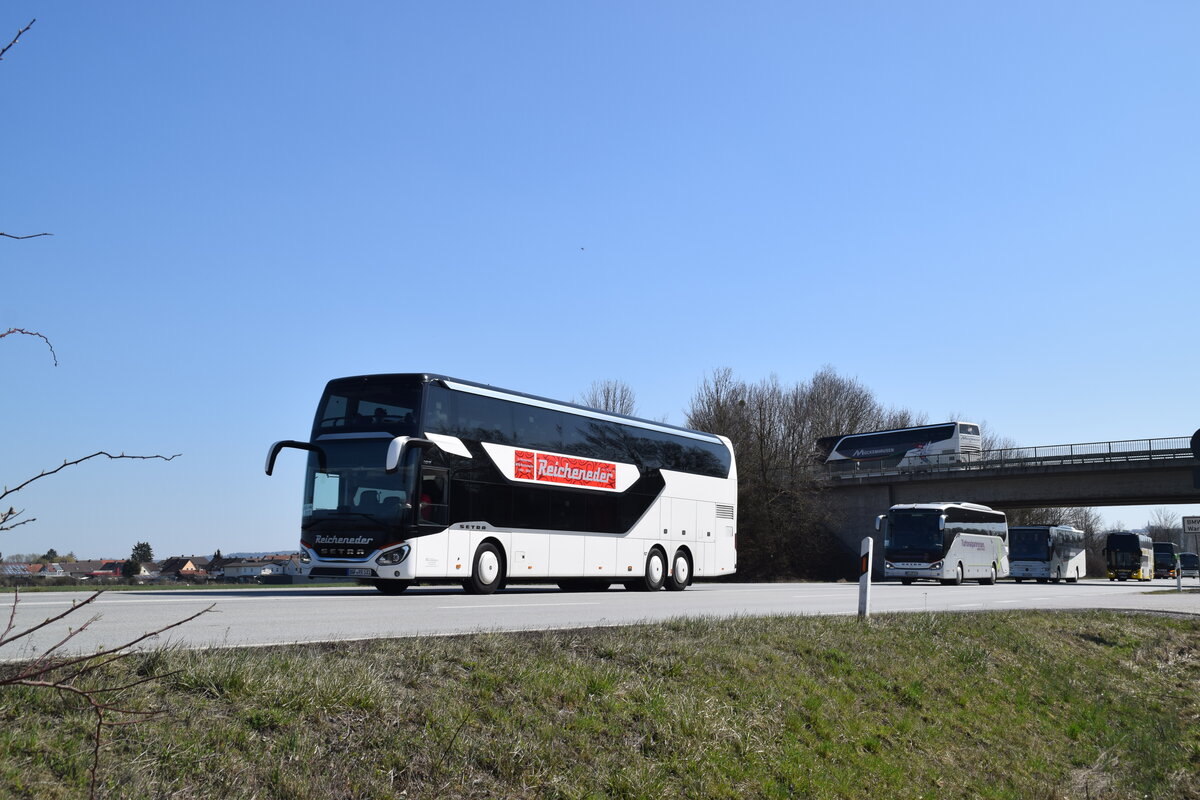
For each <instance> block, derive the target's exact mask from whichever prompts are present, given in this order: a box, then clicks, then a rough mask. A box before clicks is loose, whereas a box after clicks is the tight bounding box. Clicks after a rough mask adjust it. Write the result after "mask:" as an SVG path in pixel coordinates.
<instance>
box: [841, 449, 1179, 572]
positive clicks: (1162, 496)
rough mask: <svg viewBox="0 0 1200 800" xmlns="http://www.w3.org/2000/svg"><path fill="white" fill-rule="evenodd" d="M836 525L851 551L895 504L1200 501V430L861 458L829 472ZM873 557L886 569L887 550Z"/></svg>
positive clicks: (1051, 504) (1011, 506)
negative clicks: (932, 458) (913, 461)
mask: <svg viewBox="0 0 1200 800" xmlns="http://www.w3.org/2000/svg"><path fill="white" fill-rule="evenodd" d="M827 486H828V491H829V497H830V500H831V506H832V508H833V510H834V513H835V518H836V519H837V520H838V522H837V523H835V524H836V525H837V532H838V535H839V537H840V538H841V539H842V541H843V542H845V544H846V545H847V547H849V548H850V549H851V550H852V551H853V552H855V553H857V552H858V547H859V543H860V542H861V541H862V539H863V538H864V537H866V536H873V537H876V542H875V548H876V553H878V554H880V556H881V554H882V545H883V543H882V541H880V540H879V539H878V534H876V532H875V517H876V516H878V515H879V514H883V513H885V512H886V511H887V510H888V508H890V507H891V506H893V505H895V504H897V503H927V502H937V501H963V502H971V503H982V504H983V505H986V506H991V507H992V508H995V509H999V510H1002V511H1006V510H1012V509H1019V508H1040V507H1053V508H1071V507H1079V506H1085V507H1087V506H1126V505H1137V506H1142V505H1171V504H1175V503H1200V431H1197V432H1196V434H1195V435H1194V436H1192V437H1187V436H1180V437H1174V438H1168V439H1135V440H1126V441H1120V442H1089V443H1086V444H1070V445H1053V446H1050V447H1018V448H1010V449H1005V450H993V451H987V452H984V453H982V454H981V456H980V458H979V459H978V460H975V461H971V462H966V463H957V464H952V465H945V466H938V465H929V466H925V467H921V468H917V469H907V468H906V469H905V470H904V471H896V469H895V468H892V469H891V470H890V471H888V470H885V469H883V468H882V465H872V464H869V463H868V464H863V465H861V468H860V469H859V470H857V471H854V472H836V473H835V472H831V473H830V474H829V477H828V483H827ZM875 564H876V566H877V567H878V568H879V570H880V572H882V564H883V559H882V557H879V556H877V557H876V559H875Z"/></svg>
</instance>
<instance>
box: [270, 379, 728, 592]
mask: <svg viewBox="0 0 1200 800" xmlns="http://www.w3.org/2000/svg"><path fill="white" fill-rule="evenodd" d="M287 448H293V449H299V450H303V451H305V452H306V453H307V458H308V461H307V466H306V469H305V477H304V499H303V510H302V514H301V522H300V559H301V561H302V562H303V564H304V565H305V567H306V571H307V574H308V575H309V576H310V577H311V578H357V579H360V580H364V581H367V582H369V583H371V584H373V585H374V586H375V587H377V588H378V589H379V590H380V591H381V592H383V593H385V594H395V593H399V592H402V591H404V590H405V589H406V588H407V587H409V586H410V585H412V584H413V583H414V582H418V581H419V582H454V583H461V584H462V585H463V587H464V588H466V589H467V591H470V592H474V593H480V594H487V593H491V592H493V591H495V590H496V589H498V588H501V587H502V586H504V585H505V584H507V583H515V582H519V581H526V582H543V583H545V582H552V583H557V584H558V585H559V586H560V587H562V588H564V589H600V588H607V587H608V586H610V585H611V584H614V583H620V584H623V585H624V586H625V587H627V588H631V589H641V590H655V589H659V588H662V587H664V586H665V587H666V588H667V589H673V590H682V589H684V588H685V587H687V585H688V584H689V583H691V581H692V580H693V578H694V577H704V578H707V577H719V576H723V575H731V574H733V573H734V571H735V570H736V565H737V550H736V544H735V538H736V520H737V513H736V512H737V508H736V507H737V469H736V465H735V462H734V455H733V448H732V446H731V444H730V442H729V440H728V439H726V438H725V437H722V436H717V435H714V434H711V433H704V432H702V431H694V430H688V429H686V428H680V427H676V426H673V425H668V424H665V423H661V422H653V421H650V420H644V419H639V418H636V417H630V416H623V415H620V414H614V413H609V412H606V411H600V410H597V409H593V408H587V407H585V406H580V405H575V404H572V403H565V402H561V401H557V400H550V399H547V398H543V397H537V396H535V395H528V394H522V393H519V392H513V391H509V390H504V389H498V388H495V387H492V386H488V385H485V384H480V383H474V382H471V381H464V380H459V379H457V378H449V377H446V376H443V375H435V374H423V373H404V374H385V375H363V376H357V377H348V378H338V379H336V380H332V381H330V382H329V384H328V385H327V386H326V387H325V391H324V393H323V395H322V396H321V400H320V403H319V404H318V407H317V413H316V416H315V418H314V420H313V426H312V432H311V435H310V438H309V440H308V441H307V442H303V441H294V440H287V441H280V442H276V443H275V444H274V445H273V446H272V447H271V449H270V451H269V453H268V456H267V465H266V471H267V474H268V475H269V474H271V471H272V469H273V467H274V463H275V460H276V457H277V456H278V455H279V453H280V452H281V451H282V450H283V449H287Z"/></svg>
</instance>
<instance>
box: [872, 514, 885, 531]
mask: <svg viewBox="0 0 1200 800" xmlns="http://www.w3.org/2000/svg"><path fill="white" fill-rule="evenodd" d="M885 519H887V514H880V515H879V516H878V517H876V518H875V530H877V531H881V530H883V521H884V520H885Z"/></svg>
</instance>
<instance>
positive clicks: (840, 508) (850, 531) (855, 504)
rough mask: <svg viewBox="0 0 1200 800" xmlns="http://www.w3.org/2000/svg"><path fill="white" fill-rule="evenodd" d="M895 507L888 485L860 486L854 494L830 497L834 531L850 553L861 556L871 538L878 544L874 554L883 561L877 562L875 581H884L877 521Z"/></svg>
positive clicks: (881, 546)
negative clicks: (863, 544) (868, 538)
mask: <svg viewBox="0 0 1200 800" xmlns="http://www.w3.org/2000/svg"><path fill="white" fill-rule="evenodd" d="M893 504H894V501H893V499H892V487H891V486H890V485H888V484H880V485H875V486H860V487H857V489H856V491H853V492H831V493H830V495H829V505H830V511H831V512H832V513H831V517H832V523H833V530H834V533H836V534H837V537H838V540H839V541H841V542H842V544H844V545H845V546H846V549H847V550H849V551H851V552H857V551H858V549H859V547H860V545H861V543H862V540H863V539H864V538H865V537H867V536H869V537H871V539H872V540H873V541H874V550H875V552H876V553H879V554H880V557H879V558H876V559H873V561H874V563H873V565H872V569H871V579H872V580H881V579H882V578H883V557H882V554H883V537H882V536H881V535H880V533H879V532H878V531H876V530H875V518H876V517H877V516H879V515H880V514H886V513H887V511H888V509H889V508H891V507H892V505H893Z"/></svg>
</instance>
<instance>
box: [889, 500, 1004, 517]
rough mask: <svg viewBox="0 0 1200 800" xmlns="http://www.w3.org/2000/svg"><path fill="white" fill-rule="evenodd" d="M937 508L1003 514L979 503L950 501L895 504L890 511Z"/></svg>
mask: <svg viewBox="0 0 1200 800" xmlns="http://www.w3.org/2000/svg"><path fill="white" fill-rule="evenodd" d="M938 508H940V509H943V510H944V509H947V508H967V509H970V510H971V511H993V512H995V513H997V514H1000V513H1003V512H1000V511H996V509H994V508H992V507H990V506H984V505H980V504H979V503H961V502H955V501H951V500H941V501H938V502H935V503H897V504H896V505H894V506H892V510H896V509H900V510H909V509H912V510H917V509H938Z"/></svg>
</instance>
